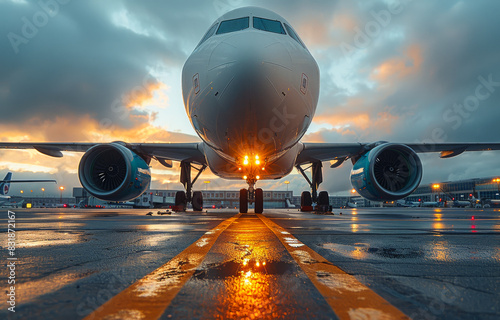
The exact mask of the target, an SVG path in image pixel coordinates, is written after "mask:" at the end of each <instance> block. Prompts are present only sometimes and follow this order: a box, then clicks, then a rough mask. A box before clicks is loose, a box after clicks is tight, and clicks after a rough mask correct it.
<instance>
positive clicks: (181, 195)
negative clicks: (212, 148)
mask: <svg viewBox="0 0 500 320" xmlns="http://www.w3.org/2000/svg"><path fill="white" fill-rule="evenodd" d="M206 168H207V166H206V165H202V166H201V167H199V168H198V167H195V166H193V165H192V164H191V162H186V161H182V162H181V179H180V180H181V183H182V184H183V185H184V188H185V189H186V192H184V191H177V192H176V193H175V207H176V210H177V211H186V207H187V204H188V203H191V204H192V205H193V211H202V210H203V194H202V193H201V191H195V192H192V187H193V184H194V183H195V182H196V180H197V179H198V177H199V176H200V174H201V173H202V172H203V171H204V170H205V169H206ZM191 169H194V170H196V171H198V173H197V174H196V176H195V177H194V179H193V180H191Z"/></svg>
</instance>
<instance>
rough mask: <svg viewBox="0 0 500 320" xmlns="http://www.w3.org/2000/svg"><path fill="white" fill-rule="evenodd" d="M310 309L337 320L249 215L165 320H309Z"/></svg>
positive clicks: (202, 268)
mask: <svg viewBox="0 0 500 320" xmlns="http://www.w3.org/2000/svg"><path fill="white" fill-rule="evenodd" d="M187 299H188V300H187ZM186 303H188V304H189V305H190V308H191V310H185V309H183V308H181V307H180V306H182V305H185V304H186ZM312 309H315V310H316V312H315V314H316V315H321V314H322V316H321V317H320V318H332V317H335V316H334V314H333V312H332V310H331V308H330V307H329V306H328V305H327V304H326V302H325V301H324V300H323V298H321V296H320V295H319V294H318V292H317V291H316V290H315V289H314V287H313V286H312V284H310V283H309V281H307V280H306V278H305V275H304V274H302V273H301V271H300V268H299V267H298V265H297V264H296V263H295V262H294V260H293V258H291V256H290V255H289V254H288V253H287V251H286V249H285V248H284V247H283V245H281V243H280V242H279V240H278V239H277V238H276V236H274V234H273V233H272V231H271V230H270V229H269V228H267V227H266V226H265V225H264V224H263V223H262V222H261V220H260V219H258V218H257V217H256V216H255V215H253V214H248V215H244V216H242V217H241V218H240V219H238V220H237V221H236V222H234V223H233V224H232V225H231V226H230V227H229V228H228V229H227V230H226V231H225V232H224V233H223V234H221V236H219V239H218V240H217V242H216V243H215V245H214V246H213V247H212V249H211V250H210V252H209V254H208V255H207V256H206V257H205V260H204V262H203V263H202V265H201V266H200V267H198V268H197V270H196V272H195V273H194V275H193V277H192V278H191V280H190V281H188V282H187V283H186V284H185V285H184V287H183V289H182V290H181V292H180V293H179V295H178V296H177V297H176V298H175V299H174V300H173V301H172V303H171V305H170V306H169V308H168V309H167V310H166V311H165V314H164V317H162V318H164V319H168V318H170V317H172V318H189V319H288V318H293V319H301V318H304V319H305V318H308V317H310V312H309V310H312Z"/></svg>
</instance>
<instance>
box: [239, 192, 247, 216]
mask: <svg viewBox="0 0 500 320" xmlns="http://www.w3.org/2000/svg"><path fill="white" fill-rule="evenodd" d="M240 212H241V213H247V212H248V191H247V189H241V190H240Z"/></svg>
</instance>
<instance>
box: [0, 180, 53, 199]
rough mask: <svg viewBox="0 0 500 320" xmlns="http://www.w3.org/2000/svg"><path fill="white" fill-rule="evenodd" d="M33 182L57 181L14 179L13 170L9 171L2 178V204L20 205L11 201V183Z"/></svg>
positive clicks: (0, 195) (0, 187)
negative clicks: (9, 194)
mask: <svg viewBox="0 0 500 320" xmlns="http://www.w3.org/2000/svg"><path fill="white" fill-rule="evenodd" d="M31 182H55V183H57V182H56V180H12V172H7V175H6V176H5V178H3V180H0V206H18V205H19V203H16V204H11V203H9V199H10V196H8V195H7V194H8V193H9V191H10V184H11V183H31ZM21 203H22V202H21Z"/></svg>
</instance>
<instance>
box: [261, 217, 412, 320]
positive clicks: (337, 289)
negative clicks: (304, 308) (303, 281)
mask: <svg viewBox="0 0 500 320" xmlns="http://www.w3.org/2000/svg"><path fill="white" fill-rule="evenodd" d="M257 216H258V217H259V218H260V219H261V220H262V222H264V223H265V224H266V225H267V226H268V227H269V229H271V230H272V231H273V232H274V234H275V235H276V236H277V237H278V239H279V240H280V241H281V243H282V244H283V245H284V246H285V248H286V249H287V250H288V252H289V253H290V255H291V256H292V257H293V259H294V260H295V261H296V262H297V263H298V264H299V266H300V268H301V269H302V270H303V271H304V272H305V273H306V275H307V276H308V277H309V279H310V280H311V281H312V283H313V284H314V286H316V288H317V289H318V291H319V292H320V293H321V295H323V297H324V298H325V300H326V301H327V302H328V304H329V305H330V307H331V308H332V309H333V311H334V312H335V314H336V315H337V316H338V317H339V319H383V320H385V319H410V318H409V317H408V316H407V315H405V314H404V313H403V312H401V311H400V310H399V309H397V308H396V307H394V306H393V305H391V304H390V303H389V302H387V301H386V300H385V299H384V298H382V297H381V296H379V295H378V294H376V293H375V292H374V291H372V290H371V289H369V288H368V287H366V286H365V285H364V284H362V283H361V282H359V281H358V280H357V279H356V278H355V277H354V276H351V275H349V274H347V273H345V272H344V271H342V270H341V269H340V268H338V267H336V266H334V265H333V264H332V263H331V262H329V261H328V260H326V259H325V258H323V257H322V256H321V255H320V254H318V253H317V252H315V251H314V250H312V249H311V248H309V247H308V246H306V245H305V244H303V243H302V242H300V241H299V240H298V239H297V238H295V237H294V236H293V235H291V234H290V233H289V232H287V231H286V230H285V229H284V228H282V227H280V226H279V225H277V224H276V223H274V222H272V221H271V220H269V219H268V218H266V217H264V216H263V215H261V214H257Z"/></svg>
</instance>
